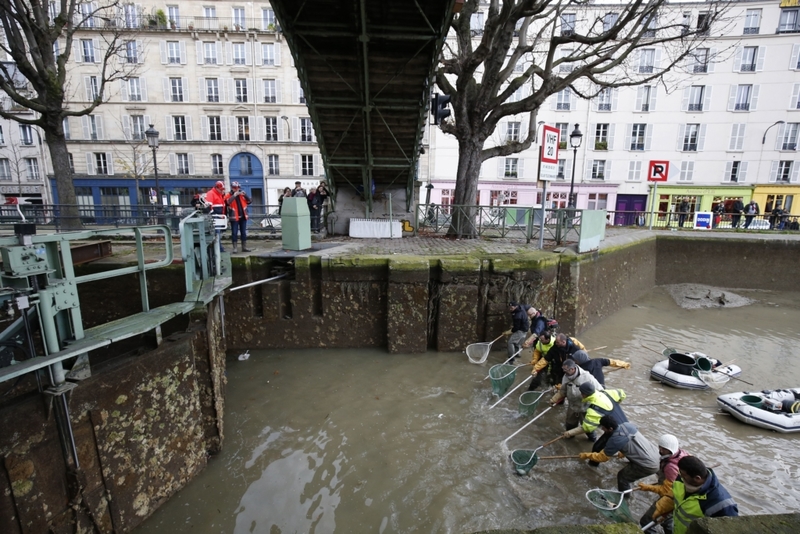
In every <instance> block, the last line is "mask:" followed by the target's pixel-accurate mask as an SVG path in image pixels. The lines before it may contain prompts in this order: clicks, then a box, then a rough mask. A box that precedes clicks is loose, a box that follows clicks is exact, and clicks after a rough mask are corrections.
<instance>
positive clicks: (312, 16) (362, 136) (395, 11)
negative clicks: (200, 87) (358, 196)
mask: <svg viewBox="0 0 800 534" xmlns="http://www.w3.org/2000/svg"><path fill="white" fill-rule="evenodd" d="M270 3H271V5H272V7H273V9H274V10H275V14H276V17H277V18H278V21H279V22H280V26H281V31H282V32H283V33H284V35H285V37H286V40H287V41H288V44H289V47H290V48H291V50H292V54H293V56H294V58H295V64H296V66H297V73H298V76H299V78H300V82H301V84H302V87H303V92H304V95H305V98H306V102H307V104H308V107H309V110H310V113H311V119H312V121H313V124H314V129H315V131H316V134H317V139H318V141H319V146H320V150H321V151H322V158H323V161H324V163H325V167H326V171H327V176H328V178H329V180H330V181H331V185H333V186H334V188H338V187H342V186H346V185H347V184H350V185H351V186H353V187H354V188H356V189H359V190H361V191H363V192H366V194H365V195H364V198H365V200H366V202H367V208H368V210H369V211H370V212H371V211H372V199H373V198H374V197H375V196H376V194H378V193H380V192H381V191H382V190H383V189H385V188H389V187H392V188H403V187H404V188H405V189H406V193H407V194H406V197H407V199H408V200H407V202H410V199H411V198H412V197H413V194H412V193H413V184H414V180H415V178H416V169H417V160H418V158H419V151H420V146H421V142H422V135H423V133H424V127H425V120H426V117H427V110H428V104H429V99H430V85H431V81H432V73H433V70H434V68H435V66H436V63H437V61H438V58H439V52H440V50H441V46H442V42H443V40H444V38H445V36H446V34H447V27H448V25H449V22H450V19H451V16H452V15H451V13H452V9H453V4H454V0H394V1H386V0H272V1H271V2H270Z"/></svg>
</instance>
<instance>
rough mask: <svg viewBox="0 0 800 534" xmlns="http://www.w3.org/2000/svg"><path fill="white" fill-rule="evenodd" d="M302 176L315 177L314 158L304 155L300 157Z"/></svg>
mask: <svg viewBox="0 0 800 534" xmlns="http://www.w3.org/2000/svg"><path fill="white" fill-rule="evenodd" d="M300 174H301V175H303V176H314V156H312V155H311V154H303V155H301V156H300Z"/></svg>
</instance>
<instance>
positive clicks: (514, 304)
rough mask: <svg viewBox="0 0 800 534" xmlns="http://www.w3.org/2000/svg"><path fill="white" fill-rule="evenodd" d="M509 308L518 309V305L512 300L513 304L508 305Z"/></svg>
mask: <svg viewBox="0 0 800 534" xmlns="http://www.w3.org/2000/svg"><path fill="white" fill-rule="evenodd" d="M508 307H509V308H516V307H517V303H516V302H515V301H513V300H512V301H511V302H509V303H508Z"/></svg>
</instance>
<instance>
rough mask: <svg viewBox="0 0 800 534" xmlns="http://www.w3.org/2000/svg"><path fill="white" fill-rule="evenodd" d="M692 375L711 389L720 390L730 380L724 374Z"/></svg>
mask: <svg viewBox="0 0 800 534" xmlns="http://www.w3.org/2000/svg"><path fill="white" fill-rule="evenodd" d="M694 374H695V375H696V376H697V378H699V379H700V380H702V381H703V383H704V384H705V385H707V386H708V387H709V388H711V389H720V388H721V387H722V386H724V385H725V384H727V383H728V382H729V381H730V379H731V377H730V376H728V375H726V374H725V373H714V372H711V371H695V372H694Z"/></svg>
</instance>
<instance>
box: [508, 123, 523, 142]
mask: <svg viewBox="0 0 800 534" xmlns="http://www.w3.org/2000/svg"><path fill="white" fill-rule="evenodd" d="M519 127H520V123H519V121H510V122H507V123H506V141H519Z"/></svg>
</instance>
